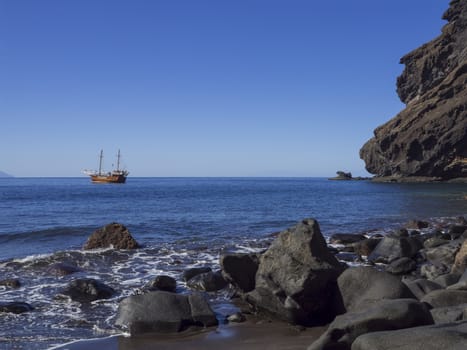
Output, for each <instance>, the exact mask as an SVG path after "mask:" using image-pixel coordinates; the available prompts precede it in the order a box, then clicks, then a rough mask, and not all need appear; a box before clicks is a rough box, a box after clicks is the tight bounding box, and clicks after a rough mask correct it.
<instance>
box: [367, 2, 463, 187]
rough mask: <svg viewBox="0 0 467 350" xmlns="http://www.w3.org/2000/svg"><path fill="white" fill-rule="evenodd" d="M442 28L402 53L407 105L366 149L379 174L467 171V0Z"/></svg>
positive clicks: (401, 83) (401, 88) (454, 5)
mask: <svg viewBox="0 0 467 350" xmlns="http://www.w3.org/2000/svg"><path fill="white" fill-rule="evenodd" d="M443 19H445V20H447V21H448V23H447V24H446V25H445V26H444V27H443V29H442V34H441V35H440V36H439V37H437V38H436V39H434V40H432V41H430V42H429V43H427V44H425V45H423V46H421V47H419V48H418V49H416V50H414V51H412V52H410V53H408V54H407V55H405V56H404V57H402V58H401V63H402V64H405V70H404V71H403V73H402V74H401V76H400V77H398V79H397V93H398V95H399V97H400V99H401V101H402V102H404V103H405V104H406V108H405V109H404V110H402V111H401V112H400V113H399V114H398V115H397V116H395V117H394V118H393V119H391V120H390V121H388V122H387V123H385V124H383V125H381V126H379V127H378V128H376V130H375V131H374V137H373V138H372V139H370V140H369V141H367V142H366V144H365V145H364V146H363V147H362V148H361V150H360V157H361V158H362V159H363V160H364V161H365V163H366V169H367V170H368V171H369V172H370V173H372V174H375V175H376V176H377V177H385V176H391V177H394V178H407V177H429V178H439V179H443V180H448V179H452V178H459V177H462V178H465V177H467V2H466V1H463V0H462V1H461V0H453V1H451V3H450V7H449V9H448V10H447V11H446V12H445V13H444V15H443Z"/></svg>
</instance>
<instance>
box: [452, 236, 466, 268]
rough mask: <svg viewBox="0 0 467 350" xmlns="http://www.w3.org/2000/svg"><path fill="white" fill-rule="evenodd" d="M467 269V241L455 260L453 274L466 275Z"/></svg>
mask: <svg viewBox="0 0 467 350" xmlns="http://www.w3.org/2000/svg"><path fill="white" fill-rule="evenodd" d="M466 268H467V240H465V241H464V243H462V246H461V248H460V249H459V251H458V252H457V254H456V258H455V259H454V265H453V266H452V272H456V273H459V274H462V273H464V271H466Z"/></svg>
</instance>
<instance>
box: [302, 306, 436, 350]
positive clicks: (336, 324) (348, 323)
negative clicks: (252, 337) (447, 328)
mask: <svg viewBox="0 0 467 350" xmlns="http://www.w3.org/2000/svg"><path fill="white" fill-rule="evenodd" d="M429 324H433V318H432V316H431V314H430V311H428V308H427V307H426V306H425V304H423V303H421V302H419V301H416V300H414V299H393V300H381V301H379V302H376V303H375V304H373V305H371V306H370V307H368V308H366V309H364V310H362V311H355V312H348V313H346V314H343V315H339V316H337V317H336V318H335V319H334V321H333V322H332V323H331V324H330V325H329V327H328V329H327V330H326V332H325V333H323V334H322V335H321V337H320V338H319V339H318V340H317V341H315V342H314V343H313V344H312V345H311V346H309V347H308V350H326V349H350V345H351V344H352V342H353V341H354V340H355V339H356V338H357V337H358V336H360V335H362V334H365V333H370V332H377V331H385V330H393V329H402V328H409V327H416V326H424V325H429Z"/></svg>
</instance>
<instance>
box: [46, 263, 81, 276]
mask: <svg viewBox="0 0 467 350" xmlns="http://www.w3.org/2000/svg"><path fill="white" fill-rule="evenodd" d="M79 271H81V270H80V269H79V268H78V267H77V266H74V265H71V264H67V263H57V264H53V265H51V266H50V267H49V268H48V269H47V272H48V273H50V274H51V275H55V276H67V275H71V274H73V273H75V272H79Z"/></svg>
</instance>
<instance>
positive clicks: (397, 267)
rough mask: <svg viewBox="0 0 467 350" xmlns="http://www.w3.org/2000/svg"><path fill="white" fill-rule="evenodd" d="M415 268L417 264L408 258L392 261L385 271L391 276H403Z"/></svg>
mask: <svg viewBox="0 0 467 350" xmlns="http://www.w3.org/2000/svg"><path fill="white" fill-rule="evenodd" d="M416 267H417V263H416V262H415V261H414V260H412V259H410V258H400V259H397V260H394V261H392V262H391V263H390V264H389V265H388V267H387V268H386V271H387V272H389V273H392V274H393V275H403V274H406V273H409V272H412V271H413V270H415V269H416Z"/></svg>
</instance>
